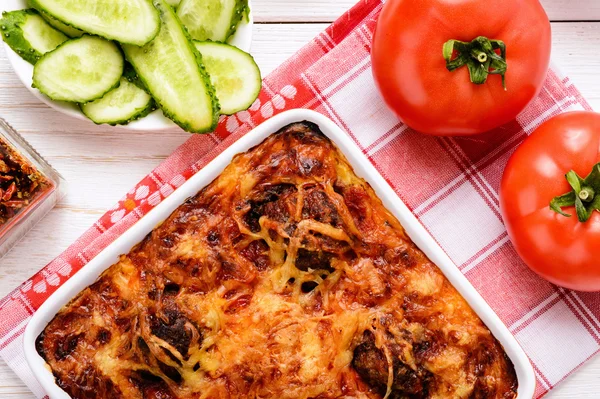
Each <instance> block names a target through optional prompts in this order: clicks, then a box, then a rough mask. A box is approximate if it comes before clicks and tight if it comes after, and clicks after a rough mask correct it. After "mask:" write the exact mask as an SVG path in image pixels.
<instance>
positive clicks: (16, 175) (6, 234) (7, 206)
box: [0, 118, 66, 257]
mask: <svg viewBox="0 0 600 399" xmlns="http://www.w3.org/2000/svg"><path fill="white" fill-rule="evenodd" d="M65 193H66V184H65V180H64V178H63V177H62V176H61V175H60V174H59V173H58V172H57V171H56V170H54V169H53V168H52V166H50V165H49V164H48V162H46V160H44V158H42V157H41V156H40V154H38V153H37V152H36V151H35V150H34V149H33V147H31V145H30V144H29V143H28V142H27V141H25V139H23V137H21V135H19V134H18V133H17V132H16V131H15V130H14V129H13V128H12V127H11V126H10V125H9V124H8V123H7V122H6V121H5V120H4V119H2V118H0V257H3V256H4V255H6V254H7V253H8V251H10V249H11V248H12V247H13V246H14V245H15V244H16V243H17V242H18V241H19V240H20V239H21V238H22V237H23V236H24V235H25V234H26V233H27V232H28V231H29V230H30V229H31V228H32V227H33V226H34V225H35V224H36V223H37V222H39V221H40V220H41V219H42V218H43V217H44V216H46V214H47V213H48V212H49V211H50V210H51V209H52V208H54V206H55V205H56V204H57V203H58V201H59V200H60V199H61V198H62V197H63V196H64V194H65Z"/></svg>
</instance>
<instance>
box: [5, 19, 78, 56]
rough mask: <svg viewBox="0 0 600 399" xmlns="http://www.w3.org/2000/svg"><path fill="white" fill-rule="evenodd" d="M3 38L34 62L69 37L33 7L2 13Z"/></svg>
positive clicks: (21, 54)
mask: <svg viewBox="0 0 600 399" xmlns="http://www.w3.org/2000/svg"><path fill="white" fill-rule="evenodd" d="M0 30H1V32H2V39H4V41H5V42H6V43H7V44H8V45H9V46H10V47H11V48H12V49H13V50H14V51H15V52H16V53H17V54H19V55H20V56H21V58H23V59H24V60H25V61H27V62H29V63H31V64H34V65H35V63H36V62H37V61H38V60H39V59H40V58H41V57H42V55H44V54H45V53H47V52H49V51H52V50H54V49H55V48H56V47H58V46H59V45H60V44H62V43H64V42H65V41H67V40H68V39H69V38H68V37H66V36H65V35H63V34H62V33H61V32H59V31H57V30H56V29H54V28H53V27H51V26H50V25H48V23H47V22H46V21H45V20H44V19H43V18H42V17H41V16H40V15H39V14H38V12H37V11H35V10H33V9H28V10H18V11H11V12H4V13H2V19H0Z"/></svg>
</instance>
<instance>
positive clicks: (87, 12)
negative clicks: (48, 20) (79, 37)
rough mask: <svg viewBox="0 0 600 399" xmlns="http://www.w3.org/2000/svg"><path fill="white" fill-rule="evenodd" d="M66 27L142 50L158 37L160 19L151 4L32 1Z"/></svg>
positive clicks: (141, 0)
mask: <svg viewBox="0 0 600 399" xmlns="http://www.w3.org/2000/svg"><path fill="white" fill-rule="evenodd" d="M31 3H32V4H33V6H34V7H35V8H37V9H38V10H41V11H43V12H46V13H48V14H50V15H52V16H53V17H55V18H57V19H59V20H60V21H62V22H64V23H65V24H67V25H70V26H73V27H74V28H77V29H81V30H83V31H85V32H89V33H93V34H95V35H98V36H102V37H105V38H107V39H110V40H116V41H118V42H121V43H129V44H135V45H137V46H143V45H144V44H146V43H148V42H149V41H150V40H152V39H154V37H155V36H156V35H157V34H158V30H159V28H160V18H159V15H158V12H157V11H156V9H155V8H154V7H153V6H152V3H151V2H150V0H94V1H90V0H31Z"/></svg>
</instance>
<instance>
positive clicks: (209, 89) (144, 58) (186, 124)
mask: <svg viewBox="0 0 600 399" xmlns="http://www.w3.org/2000/svg"><path fill="white" fill-rule="evenodd" d="M154 5H155V7H156V8H157V9H158V10H159V12H160V16H161V21H162V22H161V27H160V32H159V34H158V36H156V38H155V39H154V40H153V41H151V42H150V43H148V44H147V45H145V46H143V47H137V46H132V45H122V48H123V51H124V52H125V56H126V57H127V60H128V61H129V62H130V63H131V64H132V65H133V67H134V68H135V70H136V72H137V73H138V75H139V76H140V79H141V80H142V82H144V85H145V86H146V87H147V88H148V90H149V91H150V93H151V94H152V96H153V97H154V100H155V101H156V102H157V104H158V105H159V106H160V108H161V109H162V110H163V113H164V114H165V115H166V116H167V117H168V118H170V119H171V120H173V121H174V122H175V123H176V124H178V125H179V126H181V127H182V128H183V129H184V130H186V131H188V132H191V133H205V132H210V131H213V130H214V129H215V127H216V125H217V123H218V121H219V102H218V100H217V98H216V96H215V90H214V87H213V86H212V84H211V83H210V77H209V76H208V74H207V73H206V71H205V69H204V67H203V65H202V59H201V56H200V53H199V52H198V50H196V47H194V44H193V43H192V41H191V39H190V37H189V35H188V34H187V32H186V30H185V28H183V26H182V25H181V23H180V22H179V19H178V18H177V15H175V12H174V11H173V9H172V8H171V6H169V5H168V4H167V3H166V2H165V0H154Z"/></svg>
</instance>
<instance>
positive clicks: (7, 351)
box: [0, 0, 600, 398]
mask: <svg viewBox="0 0 600 399" xmlns="http://www.w3.org/2000/svg"><path fill="white" fill-rule="evenodd" d="M381 7H382V3H381V1H380V0H363V1H361V2H359V3H358V4H357V5H356V6H355V7H354V8H352V9H351V10H349V11H348V12H347V13H346V14H344V15H343V16H342V17H341V18H340V19H339V20H338V21H336V22H335V23H334V24H332V25H331V26H330V27H329V28H327V30H325V31H324V32H322V33H321V34H319V35H318V36H317V37H316V38H315V39H314V40H312V41H311V42H310V43H309V44H308V45H306V46H305V47H304V48H303V49H302V50H300V51H299V52H298V53H297V54H296V55H294V56H293V57H292V58H291V59H289V60H288V61H287V62H285V63H284V64H283V65H282V66H280V67H279V68H278V69H277V70H276V71H274V72H273V73H272V74H270V75H269V76H268V77H267V78H266V79H265V81H264V88H263V90H262V92H261V94H260V97H259V99H258V100H257V101H256V102H255V103H254V104H253V105H252V107H251V108H250V109H249V110H248V111H244V112H240V113H238V114H237V115H234V116H231V117H226V118H223V120H222V121H221V123H220V125H219V128H218V131H217V133H216V134H214V135H195V136H192V137H191V138H190V139H189V140H188V141H187V142H186V143H185V144H183V145H182V146H181V147H180V148H178V149H177V150H176V151H175V152H174V153H173V154H172V155H171V156H170V157H169V158H168V159H167V160H166V161H164V162H163V163H162V164H161V165H159V166H158V167H157V168H156V169H155V170H154V171H153V172H152V173H151V174H150V175H148V176H147V177H146V178H144V179H143V180H142V181H141V182H140V183H139V184H138V185H137V186H136V187H134V188H133V189H132V190H131V191H129V192H128V193H127V195H126V196H125V197H124V198H123V199H122V200H121V201H120V202H119V203H118V204H117V205H116V206H115V207H114V208H112V209H111V210H109V211H108V212H107V213H106V214H105V215H104V216H103V217H102V218H100V220H98V221H97V222H96V223H95V224H94V226H93V227H92V228H90V229H89V230H88V231H87V232H86V233H85V234H84V235H83V236H81V237H80V238H79V239H78V240H77V241H76V242H75V243H74V244H73V245H71V246H70V247H69V248H68V249H67V250H66V251H65V252H64V253H63V254H61V255H60V256H59V257H58V258H56V259H55V260H53V261H52V262H51V263H50V264H48V265H47V266H46V267H45V268H44V269H42V270H41V271H40V272H38V273H37V274H36V275H35V276H33V277H32V278H31V279H29V280H27V281H26V282H24V283H23V284H22V285H21V286H20V287H19V288H17V289H16V290H15V291H13V292H12V293H11V294H10V295H8V296H7V297H6V298H4V299H3V300H2V301H0V320H2V323H0V356H2V358H3V359H4V360H5V361H6V362H7V363H8V365H9V366H10V367H11V368H12V369H13V370H14V371H15V372H16V373H17V375H18V376H19V377H20V378H21V379H22V380H23V381H24V382H25V383H26V384H27V386H28V387H29V388H30V389H31V390H32V391H33V392H34V394H35V395H36V396H37V397H39V398H41V397H44V396H45V393H44V391H43V389H42V388H41V387H40V386H39V385H38V383H37V382H36V380H35V378H34V376H33V375H32V373H31V371H30V369H29V368H28V366H27V364H26V362H25V358H24V355H23V345H22V334H23V331H24V329H25V326H26V325H27V322H28V321H29V319H30V317H31V315H32V314H33V313H34V312H35V310H36V309H37V308H38V307H39V306H40V305H41V304H42V303H43V302H44V300H46V299H47V298H48V297H49V296H50V295H51V294H52V293H53V292H54V291H55V290H56V289H57V288H58V287H59V286H60V285H61V284H62V283H64V282H65V281H66V280H67V279H68V278H69V277H70V276H72V275H73V274H74V273H75V272H76V271H78V270H79V269H80V268H81V267H82V266H84V265H85V264H86V263H87V262H89V260H90V259H92V258H93V257H94V256H95V255H96V254H98V253H99V252H100V251H101V250H102V249H104V248H105V247H106V246H107V245H108V244H110V243H111V242H112V241H114V240H115V239H116V238H117V237H118V236H119V235H121V234H122V233H123V232H124V231H125V230H127V229H128V228H129V227H130V226H132V225H133V224H134V223H135V222H136V221H138V220H139V219H140V218H141V217H142V216H143V215H145V214H146V213H147V212H148V211H149V210H150V209H152V208H153V207H155V206H156V205H157V204H159V203H160V202H161V201H162V199H164V198H165V197H166V196H168V195H169V194H171V193H172V192H173V191H174V190H175V189H176V188H177V187H179V186H180V185H181V184H183V183H184V182H185V181H186V180H187V179H189V178H190V176H192V175H193V174H194V173H195V172H197V171H198V170H200V169H201V168H202V167H203V166H204V165H206V164H207V163H208V162H210V161H211V160H212V159H213V158H214V157H215V156H216V155H218V154H219V153H221V152H222V151H223V150H224V149H225V148H227V147H228V146H229V145H231V143H233V142H234V141H235V140H237V139H238V138H240V137H241V136H243V135H244V134H246V133H247V132H248V131H250V130H251V129H252V128H253V127H255V126H257V125H258V124H260V123H261V122H262V121H264V120H266V119H268V118H270V117H271V116H273V115H274V114H276V113H279V112H281V111H284V110H286V109H291V108H311V109H314V110H316V111H318V112H321V113H323V114H325V115H327V116H328V117H330V118H331V119H333V120H334V121H335V122H336V123H337V124H338V125H339V126H341V127H342V128H343V129H344V130H345V131H346V132H347V133H348V134H349V135H350V136H351V137H352V138H353V139H354V140H355V141H356V143H357V144H358V145H359V146H360V148H361V149H362V150H363V151H364V153H365V154H366V155H367V157H368V158H369V159H370V160H371V162H372V163H373V165H374V166H375V167H376V168H377V170H378V171H379V172H380V173H381V174H382V175H383V176H384V178H385V179H386V180H387V181H388V182H389V184H390V185H391V186H392V187H393V188H394V189H395V190H396V192H397V193H398V194H399V195H400V197H401V198H402V199H403V200H404V202H405V203H406V204H407V205H408V206H409V208H410V209H411V210H412V211H413V212H414V213H415V215H416V216H417V217H418V218H419V220H420V221H421V223H422V224H423V225H424V226H425V227H426V228H427V230H428V231H429V232H430V233H431V234H432V236H433V237H434V238H435V239H436V240H437V242H438V243H439V244H440V245H441V246H442V248H443V249H444V250H445V251H446V252H447V253H448V255H449V256H450V257H451V258H452V260H453V261H454V262H455V263H456V264H457V265H458V267H459V268H460V270H461V271H462V272H463V273H464V274H465V275H466V276H467V278H468V279H469V280H470V281H471V282H472V284H473V285H474V286H475V288H476V289H477V290H478V291H479V292H480V293H481V294H482V295H483V297H484V298H485V299H486V301H488V303H489V304H490V305H491V306H492V308H493V309H494V310H495V311H496V312H497V314H498V315H499V316H500V318H501V319H502V320H503V321H504V323H505V324H506V325H507V326H508V327H509V329H510V330H511V331H512V332H513V333H514V334H515V336H516V338H517V340H518V341H519V343H520V344H521V345H522V346H523V348H524V349H525V351H526V352H527V354H528V355H529V357H530V359H531V360H532V363H533V365H534V368H535V372H536V376H537V380H538V386H537V390H536V394H535V395H536V397H541V396H543V395H544V394H545V393H547V392H548V391H549V390H551V389H552V387H554V386H555V385H556V384H557V383H559V382H560V381H562V380H563V379H565V378H566V377H567V376H568V375H569V374H571V373H572V372H573V371H574V370H576V369H577V368H578V367H579V366H580V365H582V364H583V363H584V362H585V361H586V360H588V359H589V358H590V357H592V356H593V355H594V354H596V353H597V352H598V351H599V350H600V322H599V321H598V318H600V296H598V295H593V294H584V293H576V292H572V291H568V290H564V289H560V288H557V287H555V286H552V285H551V284H549V283H547V282H545V281H543V280H541V279H540V278H538V277H537V276H536V275H535V274H533V273H532V272H531V271H529V269H527V268H526V267H525V266H524V265H523V263H522V262H521V261H520V260H519V258H518V256H517V255H516V253H515V251H514V249H513V247H512V246H511V244H510V242H509V239H508V236H507V234H506V231H505V229H504V226H503V224H502V219H501V217H500V211H499V205H498V187H499V183H500V178H501V175H502V171H503V168H504V165H505V163H506V162H507V159H508V157H509V156H510V155H511V153H512V152H513V151H514V150H515V148H516V147H517V146H518V145H519V143H520V142H521V141H522V140H523V139H524V138H525V137H526V136H527V134H529V133H531V132H532V130H534V129H535V128H536V127H537V126H538V125H539V124H541V123H542V122H543V121H545V120H547V119H548V118H550V117H552V116H554V115H556V114H559V113H561V112H564V111H567V110H581V109H590V107H589V105H588V104H587V103H586V102H585V100H584V99H583V98H582V97H581V95H580V93H579V92H578V91H577V89H576V88H575V87H574V86H573V85H572V83H571V82H570V81H569V79H568V78H566V77H562V76H561V75H560V74H559V73H557V72H556V70H555V69H552V70H551V71H550V72H549V74H548V78H547V81H546V83H545V86H544V89H543V90H542V92H541V94H540V95H539V96H538V98H537V99H536V100H535V101H534V102H533V103H532V104H531V105H530V106H529V107H528V108H527V109H526V110H525V112H523V113H522V114H521V115H520V116H519V117H518V119H517V120H515V121H513V122H512V123H509V124H507V125H506V126H503V127H501V128H499V129H497V130H495V131H493V132H489V133H487V134H484V135H481V136H478V137H476V138H435V137H428V136H424V135H420V134H418V133H415V132H414V131H412V130H411V129H409V128H407V127H406V126H405V125H404V124H402V123H401V122H399V121H398V119H397V118H395V117H394V116H393V115H392V114H391V113H390V111H388V110H387V109H386V107H385V106H384V104H383V103H382V101H381V99H380V97H379V96H378V93H377V91H376V89H375V86H374V83H373V79H372V77H371V63H370V57H369V52H370V45H371V38H372V33H373V28H374V26H375V23H376V19H377V16H378V14H379V12H380V11H381Z"/></svg>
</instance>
